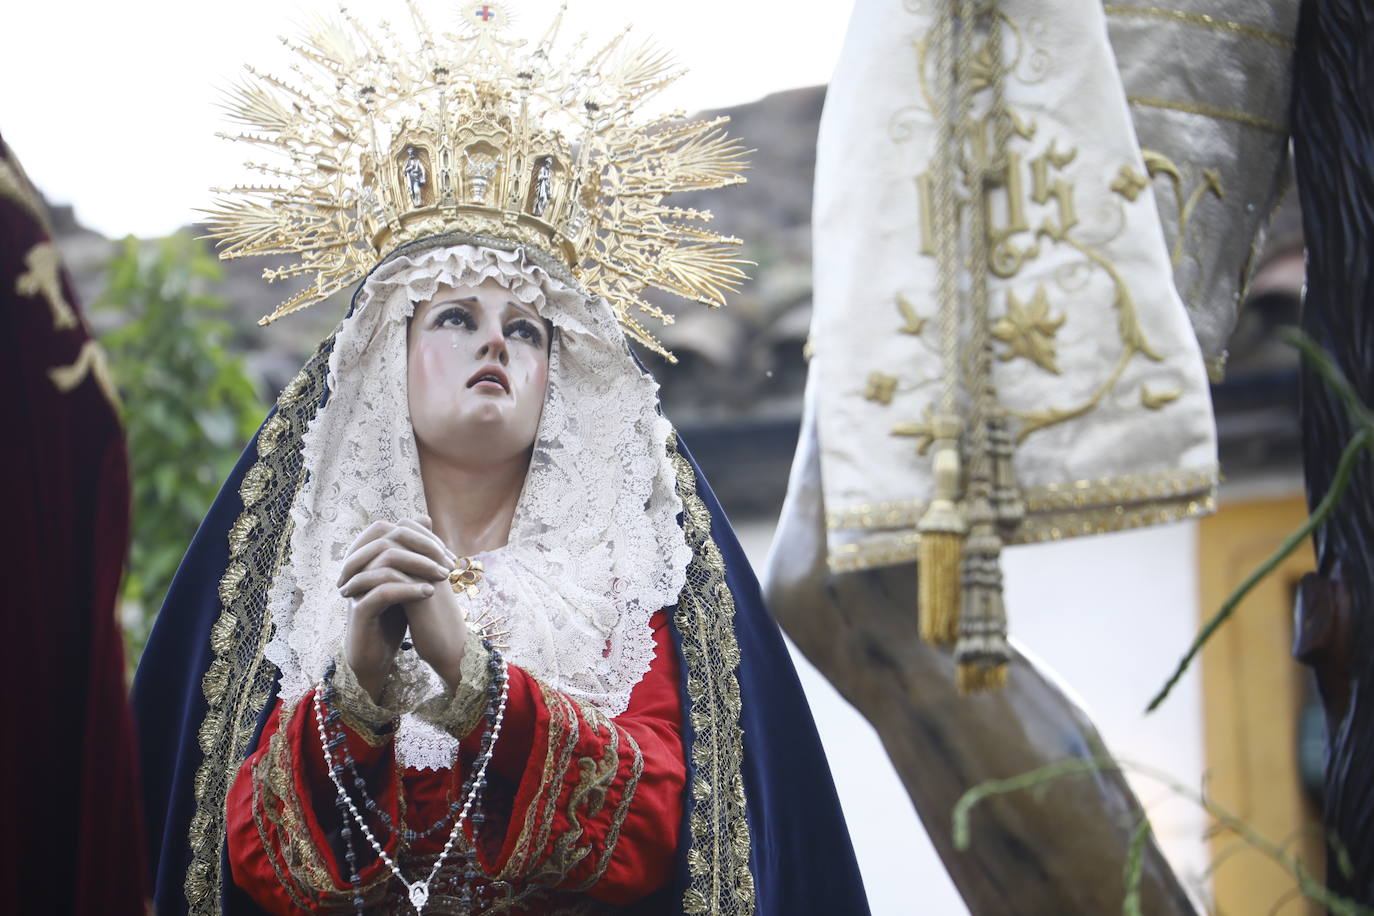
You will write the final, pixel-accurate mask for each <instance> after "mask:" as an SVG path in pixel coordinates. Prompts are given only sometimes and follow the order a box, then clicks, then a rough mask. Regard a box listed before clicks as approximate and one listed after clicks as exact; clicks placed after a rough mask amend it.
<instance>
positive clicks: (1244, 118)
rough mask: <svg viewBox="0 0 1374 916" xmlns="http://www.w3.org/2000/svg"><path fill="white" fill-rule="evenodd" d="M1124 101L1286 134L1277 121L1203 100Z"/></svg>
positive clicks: (1135, 97) (1148, 98) (1138, 97)
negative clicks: (1210, 103) (1209, 103)
mask: <svg viewBox="0 0 1374 916" xmlns="http://www.w3.org/2000/svg"><path fill="white" fill-rule="evenodd" d="M1126 101H1128V102H1130V103H1131V104H1132V105H1139V106H1140V107H1142V108H1163V109H1167V110H1168V111H1181V112H1184V113H1185V114H1192V115H1200V116H1202V117H1204V118H1212V119H1214V120H1218V121H1234V122H1235V123H1236V124H1244V125H1245V126H1246V127H1254V128H1256V129H1258V130H1267V131H1269V132H1270V133H1275V134H1283V135H1284V136H1287V135H1288V127H1287V126H1286V125H1284V124H1280V123H1279V122H1277V121H1270V120H1269V119H1267V118H1261V117H1258V116H1256V115H1252V114H1250V113H1249V112H1246V111H1237V110H1235V109H1234V108H1218V107H1217V106H1215V105H1208V104H1206V103H1205V102H1187V101H1183V100H1181V99H1159V98H1155V97H1154V96H1148V95H1132V96H1128V97H1127V99H1126Z"/></svg>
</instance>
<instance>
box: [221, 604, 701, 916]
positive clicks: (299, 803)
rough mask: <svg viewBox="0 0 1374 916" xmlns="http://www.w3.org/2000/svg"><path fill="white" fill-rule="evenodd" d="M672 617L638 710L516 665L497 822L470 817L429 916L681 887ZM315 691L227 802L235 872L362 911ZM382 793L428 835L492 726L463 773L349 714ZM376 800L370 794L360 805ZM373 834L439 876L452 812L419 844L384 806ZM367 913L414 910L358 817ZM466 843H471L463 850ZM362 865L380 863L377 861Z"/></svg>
mask: <svg viewBox="0 0 1374 916" xmlns="http://www.w3.org/2000/svg"><path fill="white" fill-rule="evenodd" d="M667 623H668V616H667V614H666V613H665V612H663V611H659V612H658V613H657V614H655V615H654V617H653V619H652V620H651V622H650V625H651V626H652V628H653V631H654V643H655V649H656V654H655V658H654V661H653V664H652V665H651V666H650V668H649V671H648V673H647V674H645V675H644V679H643V680H642V681H640V683H639V684H637V685H636V686H635V688H634V691H633V692H632V693H631V695H630V704H629V707H628V708H627V709H626V710H625V712H623V713H622V714H620V715H619V716H617V717H616V718H614V719H610V718H608V717H606V716H605V715H603V714H602V713H600V712H599V711H598V710H596V709H595V708H593V707H590V706H586V705H583V704H581V703H579V702H577V701H574V700H573V699H571V698H569V697H568V696H566V695H564V694H561V693H558V692H556V691H554V690H552V689H551V688H549V687H548V686H546V685H544V684H542V683H541V682H540V681H539V680H538V679H537V678H535V677H533V676H531V675H529V674H528V673H526V672H525V671H523V670H521V669H520V668H517V667H516V666H514V665H507V666H506V671H507V672H508V676H509V681H510V684H509V696H508V699H507V704H506V713H505V719H504V722H503V725H502V730H501V736H500V739H499V740H498V741H497V742H496V745H495V748H494V753H493V757H492V761H491V765H490V769H489V771H488V776H487V787H486V790H485V792H484V794H483V798H482V810H483V812H484V814H485V818H486V819H485V822H484V823H483V824H482V826H481V827H480V829H479V830H478V831H477V833H476V839H475V841H474V833H473V829H472V827H471V825H470V824H469V825H466V826H465V836H464V837H462V838H460V840H459V842H458V843H456V844H455V847H454V850H453V851H452V852H450V854H449V856H448V858H447V859H446V860H445V864H444V866H443V868H442V870H441V871H440V873H439V875H438V877H437V878H436V880H435V881H434V882H433V883H432V884H431V887H430V902H429V905H428V906H427V907H426V908H425V913H427V914H429V913H433V914H442V913H445V912H455V913H456V912H490V913H511V914H552V913H595V912H600V911H603V910H606V909H608V907H607V906H606V905H607V904H609V905H613V906H622V905H625V904H629V903H633V902H635V901H638V900H641V899H642V898H644V897H646V896H647V895H649V894H651V893H652V892H654V891H655V890H658V889H659V888H661V887H663V886H664V885H666V884H667V883H668V881H669V879H670V877H671V875H672V870H673V866H674V861H675V858H676V850H677V842H678V831H679V828H680V825H681V820H682V806H683V796H682V793H683V788H684V783H685V780H686V765H685V762H684V755H683V745H682V736H681V725H682V709H681V703H680V699H679V694H678V686H679V681H678V676H679V675H678V664H677V655H676V649H675V647H674V645H673V642H672V638H671V635H670V633H669V631H668V626H667ZM313 700H314V695H313V693H312V694H308V695H307V696H306V697H304V698H303V699H301V700H300V701H299V702H297V703H296V704H294V705H293V706H291V707H289V708H288V707H287V706H286V705H285V704H283V703H281V702H278V704H277V707H276V709H275V710H274V711H273V712H272V715H271V717H270V718H269V719H268V721H267V724H266V726H265V727H264V729H263V733H262V737H261V738H260V739H259V742H258V746H257V749H256V750H255V751H254V752H253V754H252V755H251V756H249V757H248V759H247V760H245V761H244V762H243V765H242V766H241V767H240V769H239V771H238V775H237V777H236V778H235V781H234V784H233V787H232V788H231V789H230V792H229V797H228V801H227V807H228V843H229V862H230V866H231V868H232V870H233V876H234V881H235V883H236V884H238V885H239V886H240V887H241V888H243V889H244V890H246V891H247V892H248V893H249V894H250V895H251V896H252V897H253V899H254V900H255V901H256V902H257V903H258V905H259V906H261V907H263V908H264V909H266V910H268V911H270V912H272V913H282V914H285V913H301V912H330V911H336V912H349V911H351V910H352V908H353V889H352V888H351V887H350V885H349V884H348V881H347V879H348V865H347V861H346V859H345V856H344V853H343V849H344V846H343V842H342V840H341V839H340V834H339V829H340V827H341V826H342V821H341V818H340V815H339V813H338V809H337V807H336V790H335V788H334V784H333V782H332V781H331V780H330V778H329V772H328V769H327V767H326V765H325V761H324V755H323V752H322V750H321V747H320V738H319V733H318V731H317V728H316V719H315V714H314V707H313ZM341 727H342V728H343V731H344V733H345V734H346V736H347V745H348V748H349V751H350V752H351V754H352V757H353V759H354V761H356V763H357V765H358V770H359V772H360V773H362V774H365V778H366V779H367V782H368V792H369V794H370V795H371V797H372V798H373V799H375V800H376V802H377V805H378V806H379V807H380V808H382V809H383V810H385V811H386V812H387V813H388V815H389V816H390V818H391V819H392V823H395V824H403V825H404V828H408V829H410V830H414V831H417V832H418V831H422V830H424V829H426V828H428V827H429V826H430V825H432V824H434V822H435V821H436V820H438V819H440V818H443V817H445V816H446V815H447V812H448V811H449V807H450V804H451V803H452V800H453V799H454V798H455V797H456V795H457V793H458V792H459V791H460V790H461V788H462V784H463V780H464V778H465V777H466V774H467V772H468V768H469V767H470V766H471V764H472V762H473V760H474V758H475V757H476V756H477V754H478V751H479V746H480V741H481V735H482V732H483V730H484V728H485V723H480V724H479V725H478V727H476V728H475V729H473V731H472V732H471V733H470V734H469V735H468V736H467V737H466V738H464V740H463V741H462V744H461V746H460V750H459V755H458V764H457V765H456V766H455V767H453V768H452V769H450V770H441V771H435V770H414V769H406V770H404V771H402V770H401V769H400V767H399V765H398V764H397V762H396V757H395V751H394V747H393V744H392V742H391V741H390V739H389V738H386V737H381V736H377V735H370V734H367V733H365V732H363V731H361V730H359V729H356V728H352V727H349V726H348V725H346V724H342V723H341ZM358 807H359V810H363V808H362V805H361V804H359V805H358ZM368 823H369V826H370V827H371V829H372V833H373V836H374V837H376V838H377V841H378V842H379V843H382V844H383V846H384V848H385V849H386V851H387V854H388V855H389V856H391V858H392V859H393V860H394V861H396V862H397V864H398V865H399V866H400V868H401V870H402V872H403V873H404V874H405V877H406V879H407V880H408V881H415V880H417V879H420V878H423V877H425V876H426V875H428V874H429V872H430V868H431V867H432V865H433V863H434V861H435V859H436V858H437V856H438V854H439V852H440V851H441V850H442V848H443V846H444V843H445V842H446V841H447V839H448V836H449V828H450V824H451V821H450V822H449V823H446V824H445V826H443V827H441V828H439V829H438V830H437V831H435V832H434V833H433V834H432V835H431V836H429V837H426V838H421V839H417V840H415V841H414V842H413V843H410V844H407V843H405V842H404V841H403V839H402V838H401V837H400V836H398V835H396V833H395V832H392V831H389V830H388V829H387V828H386V827H385V826H383V825H382V824H381V823H380V821H379V819H378V818H376V817H375V816H373V815H369V817H368ZM352 834H353V846H354V849H355V850H356V854H357V857H358V858H357V861H358V864H359V878H360V879H361V886H362V888H363V895H364V898H365V899H366V901H367V904H368V910H369V911H373V910H374V908H376V909H379V910H380V911H383V912H401V913H404V912H411V911H412V910H411V907H410V904H409V903H408V902H407V900H406V897H405V888H404V887H403V886H402V885H401V882H400V881H398V880H397V879H396V878H395V876H394V874H393V873H392V872H391V870H390V869H389V868H388V867H387V865H386V864H385V863H384V862H383V861H382V860H381V859H380V858H377V857H376V854H375V852H373V850H372V848H371V846H370V845H369V844H368V842H367V839H366V838H365V837H363V836H362V835H361V831H359V830H358V829H357V828H356V825H354V829H353V831H352ZM460 847H461V848H460ZM474 847H475V849H476V855H475V859H476V862H475V863H474V864H475V865H476V866H477V868H476V871H477V872H478V875H479V876H478V877H477V878H476V879H475V880H474V881H472V882H471V884H470V886H471V887H473V888H474V889H475V891H476V896H475V899H476V900H477V901H478V902H479V903H480V904H481V905H480V906H476V907H474V908H472V909H471V910H464V909H461V908H460V903H459V896H458V895H459V894H460V892H461V890H460V887H461V882H462V878H463V873H464V868H465V865H464V863H463V858H464V857H465V856H467V855H470V854H471V851H472V850H473V848H474ZM363 863H367V864H366V865H364V864H363Z"/></svg>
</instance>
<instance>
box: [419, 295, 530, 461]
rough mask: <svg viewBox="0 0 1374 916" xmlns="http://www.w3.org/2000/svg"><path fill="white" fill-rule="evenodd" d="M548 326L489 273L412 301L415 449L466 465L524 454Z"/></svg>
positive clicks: (528, 449)
mask: <svg viewBox="0 0 1374 916" xmlns="http://www.w3.org/2000/svg"><path fill="white" fill-rule="evenodd" d="M551 334H552V328H551V326H550V325H549V323H548V322H546V321H544V319H542V318H540V317H539V315H538V313H536V312H535V310H534V308H533V307H532V306H529V305H525V304H524V303H522V302H519V301H517V300H516V299H515V297H514V296H512V295H511V294H510V292H509V291H508V290H507V289H506V288H505V287H504V286H502V285H501V284H499V283H498V282H496V281H495V280H493V279H488V280H485V281H483V283H482V284H481V285H480V286H459V287H452V286H441V287H439V289H438V290H437V291H436V292H435V294H434V297H433V298H432V299H430V300H429V301H428V302H421V303H419V304H417V305H416V306H415V314H414V316H413V317H412V318H411V320H410V329H409V332H408V343H407V349H408V353H409V360H408V365H407V372H406V378H407V386H408V392H409V401H410V422H411V425H412V427H414V429H415V439H416V441H417V442H418V443H419V445H420V448H421V449H422V450H423V451H425V452H427V453H429V454H430V455H432V456H434V457H437V458H439V459H440V460H441V461H446V462H453V463H454V464H456V465H458V466H461V467H466V468H480V467H483V466H491V465H498V464H505V463H507V462H509V461H511V460H513V459H516V458H520V457H527V456H528V455H529V451H530V448H531V447H532V446H533V445H534V437H535V433H536V432H537V431H538V428H539V415H540V413H541V412H542V411H543V409H544V392H545V390H546V389H547V387H548V381H549V343H550V339H551Z"/></svg>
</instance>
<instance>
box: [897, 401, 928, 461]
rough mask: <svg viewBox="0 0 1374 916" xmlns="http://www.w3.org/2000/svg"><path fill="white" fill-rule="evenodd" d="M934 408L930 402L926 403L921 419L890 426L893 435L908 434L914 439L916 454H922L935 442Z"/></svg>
mask: <svg viewBox="0 0 1374 916" xmlns="http://www.w3.org/2000/svg"><path fill="white" fill-rule="evenodd" d="M934 423H935V408H934V406H933V405H931V404H927V405H926V409H925V411H924V413H922V415H921V421H920V422H919V423H918V422H915V421H910V422H906V423H898V424H897V425H896V426H894V427H892V435H894V436H910V437H912V438H914V439H915V440H916V454H918V455H924V454H925V453H926V452H927V451H928V450H929V449H930V446H931V445H932V444H933V443H934V442H935V428H934V425H933V424H934Z"/></svg>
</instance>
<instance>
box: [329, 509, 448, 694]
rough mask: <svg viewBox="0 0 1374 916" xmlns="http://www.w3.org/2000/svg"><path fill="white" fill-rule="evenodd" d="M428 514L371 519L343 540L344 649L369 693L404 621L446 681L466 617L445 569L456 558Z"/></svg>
mask: <svg viewBox="0 0 1374 916" xmlns="http://www.w3.org/2000/svg"><path fill="white" fill-rule="evenodd" d="M431 525H432V523H431V521H430V519H429V517H428V516H420V517H419V518H415V519H409V518H404V519H401V520H400V521H399V522H395V523H392V522H373V523H372V524H371V525H369V526H368V527H367V529H366V530H364V531H363V533H362V534H360V535H358V539H357V540H355V541H354V542H353V544H352V545H351V546H350V547H349V548H348V554H347V556H346V557H345V558H344V565H343V572H342V573H340V574H339V582H338V585H339V594H341V595H343V596H344V597H345V598H347V599H348V633H347V635H345V637H344V657H345V658H346V659H347V660H348V664H349V667H351V668H352V669H353V673H354V675H355V676H356V677H357V678H358V683H359V685H360V686H361V687H362V688H363V689H364V690H366V691H367V692H368V694H369V695H370V696H371V697H372V699H373V701H374V702H376V701H378V700H380V698H381V693H382V686H383V685H384V684H385V683H386V678H387V675H389V674H390V673H391V668H392V666H393V665H394V664H395V663H396V653H397V652H398V651H399V650H400V648H401V640H402V639H403V638H404V637H405V632H406V627H407V625H409V627H410V638H411V641H412V642H413V643H414V645H415V651H416V653H417V654H418V655H419V656H420V658H421V659H423V660H424V661H425V662H427V663H428V664H429V666H430V667H431V668H433V669H434V671H435V673H437V674H438V675H439V677H441V678H442V679H443V681H444V683H445V684H446V685H447V686H448V687H449V689H450V690H451V689H453V688H455V687H457V686H458V683H459V681H461V680H462V675H461V673H460V669H461V666H462V663H463V651H464V648H465V646H466V645H467V625H466V621H465V620H464V617H463V611H462V608H460V607H459V606H458V601H457V596H456V595H454V594H453V590H452V589H451V588H449V587H448V581H447V580H448V574H449V571H450V570H452V569H453V568H454V567H455V566H456V565H457V562H458V558H457V557H456V556H455V555H454V553H453V551H451V550H449V549H448V547H446V546H445V545H444V542H443V541H441V540H440V539H439V536H438V535H437V534H435V533H434V531H433V528H432V527H431Z"/></svg>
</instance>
